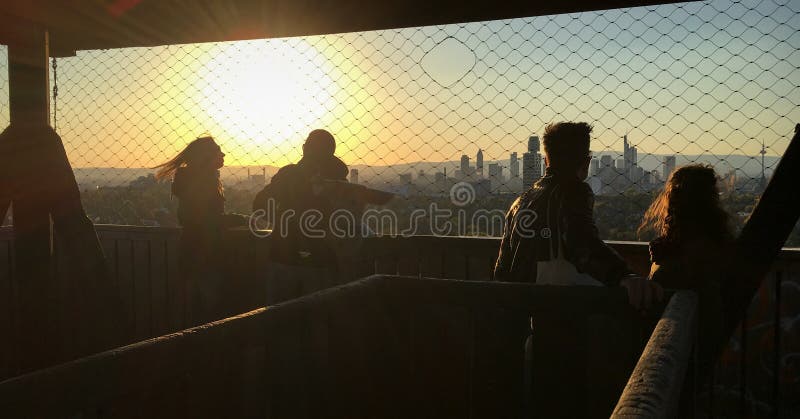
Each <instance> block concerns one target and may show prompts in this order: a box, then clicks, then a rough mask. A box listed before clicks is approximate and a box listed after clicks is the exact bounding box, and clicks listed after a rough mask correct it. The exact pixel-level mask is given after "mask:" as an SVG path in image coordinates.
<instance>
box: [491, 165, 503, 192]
mask: <svg viewBox="0 0 800 419" xmlns="http://www.w3.org/2000/svg"><path fill="white" fill-rule="evenodd" d="M489 182H491V183H492V190H494V189H497V187H499V186H500V185H501V184H502V183H503V166H500V165H499V164H498V163H490V164H489Z"/></svg>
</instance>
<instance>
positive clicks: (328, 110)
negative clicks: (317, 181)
mask: <svg viewBox="0 0 800 419" xmlns="http://www.w3.org/2000/svg"><path fill="white" fill-rule="evenodd" d="M765 7H766V6H762V5H760V4H759V2H745V3H744V4H730V2H723V1H715V2H711V3H690V4H679V5H665V6H658V7H651V8H636V9H628V10H616V11H606V12H593V13H580V14H571V15H560V16H550V17H537V18H528V19H515V20H508V21H498V22H486V23H475V24H464V25H449V26H440V27H427V28H412V29H403V30H393V31H380V32H369V33H353V34H343V35H334V36H325V37H308V38H292V39H278V40H261V41H243V42H236V43H220V44H195V45H182V46H168V47H159V48H136V49H124V50H108V51H85V52H79V53H78V55H77V56H76V57H71V58H63V59H59V61H58V68H59V74H58V81H59V97H58V101H57V106H58V121H57V129H58V132H59V133H60V134H61V135H62V138H63V140H64V142H65V146H66V148H67V151H68V154H69V157H70V160H71V161H72V163H73V165H74V166H76V167H95V166H100V167H146V166H152V165H155V164H157V163H159V162H161V161H163V160H165V159H167V158H169V157H170V156H171V155H173V154H175V153H176V152H177V151H178V150H179V149H180V148H181V147H183V146H184V145H185V144H186V143H188V142H189V141H190V140H191V139H193V138H194V137H196V136H198V135H200V134H204V133H209V134H211V135H213V136H215V137H216V138H217V139H218V140H219V141H220V143H221V144H222V146H223V148H224V149H225V151H226V152H227V153H228V158H227V162H228V164H230V165H252V164H269V165H282V164H285V163H288V162H291V161H295V160H297V158H298V157H299V152H300V144H301V143H302V141H303V139H304V137H305V135H306V134H307V132H308V131H310V130H311V129H313V128H320V127H321V128H327V129H329V130H330V131H332V132H333V133H334V134H335V135H336V137H337V138H338V140H339V141H340V146H339V149H338V154H339V155H340V156H341V157H342V158H343V159H344V160H345V161H346V162H347V163H348V164H373V165H383V164H396V163H402V162H413V161H444V160H456V159H458V157H460V156H461V154H464V153H467V154H470V155H473V154H474V153H475V151H476V150H477V149H478V148H482V149H483V150H484V154H485V155H486V158H487V160H494V159H504V158H507V156H508V154H509V153H510V152H512V151H517V152H520V153H521V152H523V151H524V143H525V140H526V139H527V137H528V136H529V135H531V134H533V133H541V132H542V130H543V127H544V126H545V125H546V124H547V123H549V122H553V121H558V120H587V121H592V122H593V123H594V124H595V136H596V140H595V141H594V146H593V148H594V149H595V150H596V151H602V150H603V149H615V150H620V149H621V148H622V140H621V137H622V135H623V134H626V133H627V134H628V138H629V139H630V140H631V141H632V142H633V143H634V144H637V145H638V146H639V150H640V151H639V153H640V155H642V154H646V153H654V154H673V153H685V154H703V153H713V154H717V155H720V156H725V155H728V154H749V155H753V154H755V153H757V152H758V150H759V149H760V147H761V141H762V140H763V141H764V142H766V144H767V146H768V147H769V149H768V154H771V155H780V154H781V153H782V152H783V150H784V148H785V146H786V144H787V141H788V139H789V137H790V134H791V133H792V129H793V124H794V123H795V122H797V121H800V106H798V105H799V104H800V103H798V102H797V101H798V98H800V71H799V70H798V68H800V53H798V51H797V49H796V48H794V47H793V45H795V46H796V45H800V35H798V34H800V19H798V18H797V16H798V10H793V9H792V7H794V9H797V7H798V6H797V5H796V3H795V4H794V5H793V4H792V3H791V2H789V3H787V5H784V6H780V7H778V8H777V9H775V10H773V9H774V8H770V9H769V10H767V9H765ZM720 11H723V12H720ZM765 16H768V18H765ZM675 22H678V23H675ZM753 23H759V24H758V25H753ZM720 27H722V28H724V30H722V31H720V30H719V29H718V28H720ZM0 57H5V53H4V51H1V52H0ZM5 65H6V64H5V63H4V60H0V70H3V71H0V124H3V125H4V124H5V123H7V101H3V100H2V98H4V97H6V96H7V85H6V84H7V75H6V74H5V71H4V70H5ZM3 118H5V119H3Z"/></svg>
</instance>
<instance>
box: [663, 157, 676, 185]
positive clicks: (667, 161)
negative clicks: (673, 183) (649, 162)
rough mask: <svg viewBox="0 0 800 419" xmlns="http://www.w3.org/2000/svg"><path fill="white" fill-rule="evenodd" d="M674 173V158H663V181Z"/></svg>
mask: <svg viewBox="0 0 800 419" xmlns="http://www.w3.org/2000/svg"><path fill="white" fill-rule="evenodd" d="M673 171H675V156H664V176H663V178H664V180H665V181H666V180H667V179H669V175H670V174H672V172H673Z"/></svg>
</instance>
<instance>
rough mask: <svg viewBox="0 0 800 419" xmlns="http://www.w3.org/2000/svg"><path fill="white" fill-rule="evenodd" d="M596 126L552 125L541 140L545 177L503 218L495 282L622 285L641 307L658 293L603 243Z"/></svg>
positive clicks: (658, 291)
mask: <svg viewBox="0 0 800 419" xmlns="http://www.w3.org/2000/svg"><path fill="white" fill-rule="evenodd" d="M591 132H592V127H591V125H589V124H587V123H585V122H577V123H576V122H560V123H557V124H550V125H548V126H547V128H546V129H545V133H544V136H543V139H542V140H543V145H544V160H545V165H546V170H545V175H544V177H542V178H541V179H540V180H539V181H538V182H536V183H535V184H534V185H532V186H531V187H530V189H528V190H527V191H526V192H525V193H523V194H522V196H520V197H519V198H517V199H516V200H515V201H514V203H513V204H511V208H510V209H509V210H508V213H507V215H506V225H505V230H504V232H503V239H502V241H501V244H500V253H499V255H498V257H497V263H496V264H495V269H494V278H495V280H497V281H508V282H530V283H539V284H557V285H607V286H617V285H622V286H623V287H625V288H626V289H627V290H628V296H629V299H630V302H631V304H632V305H633V306H634V307H636V308H643V307H646V306H649V305H650V303H651V302H652V300H653V299H654V297H657V295H656V294H658V293H660V288H659V287H657V286H653V284H649V283H648V282H646V281H644V279H643V278H641V277H640V276H638V275H636V274H634V273H633V272H632V270H631V269H629V268H628V266H627V264H626V262H625V261H624V260H623V259H622V258H621V257H620V256H619V254H617V252H616V251H614V250H613V249H612V248H611V247H609V246H608V245H606V244H605V243H604V242H603V241H602V240H601V239H600V237H599V235H598V231H597V227H596V226H595V223H594V216H593V210H594V194H593V193H592V189H591V187H590V186H589V185H588V184H587V183H586V182H584V180H585V179H586V177H587V176H588V174H589V163H590V162H591V158H592V157H591V154H590V151H589V142H590V139H589V134H590V133H591Z"/></svg>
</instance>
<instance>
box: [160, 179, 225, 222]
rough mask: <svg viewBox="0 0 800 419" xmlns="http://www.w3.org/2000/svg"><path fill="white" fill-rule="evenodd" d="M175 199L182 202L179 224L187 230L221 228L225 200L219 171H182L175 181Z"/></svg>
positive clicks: (173, 188)
mask: <svg viewBox="0 0 800 419" xmlns="http://www.w3.org/2000/svg"><path fill="white" fill-rule="evenodd" d="M172 195H174V196H176V197H178V199H179V200H180V202H179V204H178V221H180V223H181V226H183V227H184V228H187V227H188V228H196V227H200V226H204V227H214V228H218V227H219V226H220V224H221V220H222V217H223V214H224V212H225V197H224V196H223V195H222V186H221V184H220V182H219V172H217V171H216V170H197V169H193V168H192V167H181V168H179V169H178V170H177V171H176V172H175V178H174V179H173V181H172Z"/></svg>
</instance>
